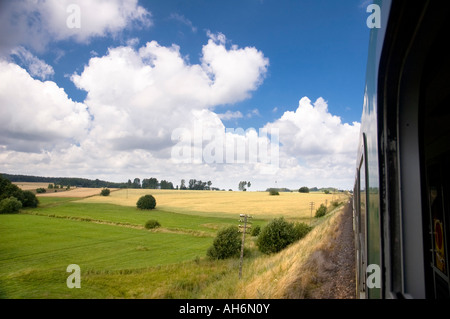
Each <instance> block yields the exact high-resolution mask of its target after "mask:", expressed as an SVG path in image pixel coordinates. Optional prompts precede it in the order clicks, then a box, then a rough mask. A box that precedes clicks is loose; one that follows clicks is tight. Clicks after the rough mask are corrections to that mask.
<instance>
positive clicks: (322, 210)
mask: <svg viewBox="0 0 450 319" xmlns="http://www.w3.org/2000/svg"><path fill="white" fill-rule="evenodd" d="M326 213H327V208H326V207H325V205H324V204H321V205H320V207H319V208H318V209H317V210H316V215H315V217H316V218H320V217H322V216H325V214H326Z"/></svg>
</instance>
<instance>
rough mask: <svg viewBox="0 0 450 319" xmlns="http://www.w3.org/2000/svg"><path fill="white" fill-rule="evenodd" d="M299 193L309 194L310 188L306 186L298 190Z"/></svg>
mask: <svg viewBox="0 0 450 319" xmlns="http://www.w3.org/2000/svg"><path fill="white" fill-rule="evenodd" d="M298 192H299V193H309V188H308V187H306V186H303V187H300V189H299V190H298Z"/></svg>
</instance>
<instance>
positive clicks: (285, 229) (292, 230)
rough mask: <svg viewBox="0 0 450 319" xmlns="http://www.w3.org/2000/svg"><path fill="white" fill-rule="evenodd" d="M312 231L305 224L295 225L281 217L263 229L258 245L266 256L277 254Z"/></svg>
mask: <svg viewBox="0 0 450 319" xmlns="http://www.w3.org/2000/svg"><path fill="white" fill-rule="evenodd" d="M311 229H312V228H311V227H309V226H308V225H306V224H304V223H297V224H294V223H291V222H288V221H286V220H285V219H284V218H283V217H280V218H277V219H274V220H272V221H271V222H270V223H269V224H267V225H266V226H265V227H264V228H263V229H262V231H261V233H260V234H259V236H258V240H257V241H256V245H257V246H258V248H259V250H260V251H261V252H262V253H264V254H272V253H277V252H279V251H281V250H282V249H284V248H285V247H287V246H289V245H290V244H292V243H294V242H295V241H297V240H299V239H301V238H303V237H304V236H306V234H307V233H308V232H309V231H311Z"/></svg>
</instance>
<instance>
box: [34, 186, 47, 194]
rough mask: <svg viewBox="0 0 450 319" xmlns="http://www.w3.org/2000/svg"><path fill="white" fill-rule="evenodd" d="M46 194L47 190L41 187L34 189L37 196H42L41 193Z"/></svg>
mask: <svg viewBox="0 0 450 319" xmlns="http://www.w3.org/2000/svg"><path fill="white" fill-rule="evenodd" d="M46 192H47V190H46V189H45V188H43V187H40V188H36V193H38V194H42V193H46Z"/></svg>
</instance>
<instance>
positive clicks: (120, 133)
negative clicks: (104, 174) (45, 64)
mask: <svg viewBox="0 0 450 319" xmlns="http://www.w3.org/2000/svg"><path fill="white" fill-rule="evenodd" d="M202 52H203V56H202V57H201V60H202V63H201V64H188V63H187V61H186V59H184V57H183V56H182V55H181V54H180V48H179V47H178V46H176V45H172V46H170V47H165V46H161V45H160V44H158V43H157V42H156V41H151V42H148V43H146V44H145V45H144V46H142V47H141V48H139V49H134V48H132V47H128V46H123V47H117V48H111V49H109V51H108V53H107V55H106V56H103V57H93V58H91V59H90V61H89V64H88V65H87V66H86V67H85V69H84V70H83V72H82V73H81V74H74V75H73V76H72V81H73V82H74V84H75V85H76V86H77V87H78V88H80V89H82V90H85V91H86V92H87V98H86V100H85V103H86V105H88V106H89V111H90V112H91V114H92V115H93V118H94V120H93V128H92V130H91V132H90V134H91V136H92V137H94V139H95V140H102V141H104V142H106V144H107V145H108V147H109V148H111V149H116V150H125V149H143V150H148V151H152V152H153V153H154V155H155V156H168V155H169V154H170V152H169V150H168V149H170V147H171V146H172V145H173V143H172V142H171V135H172V131H173V130H174V129H175V128H180V127H191V126H192V123H194V121H195V119H196V115H195V114H196V113H195V111H204V110H207V111H209V110H211V109H213V108H214V107H215V106H217V105H221V104H228V103H235V102H238V101H242V100H244V99H246V98H248V97H249V96H250V92H251V91H253V90H256V88H257V87H258V85H259V84H260V83H261V80H262V78H263V77H264V73H265V72H266V68H267V64H268V60H267V59H266V58H265V57H264V55H263V54H262V53H261V52H259V51H257V50H256V49H254V48H243V49H239V48H237V47H235V48H232V49H227V48H226V47H225V45H224V44H221V43H216V42H214V41H211V40H210V41H208V43H207V44H206V45H205V46H203V50H202ZM221 63H226V66H221V65H220V64H221ZM230 70H231V71H230ZM236 81H238V82H239V85H236V83H235V82H236ZM214 114H215V113H214ZM215 117H216V118H217V123H220V124H221V121H220V118H219V117H218V116H217V115H215Z"/></svg>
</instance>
